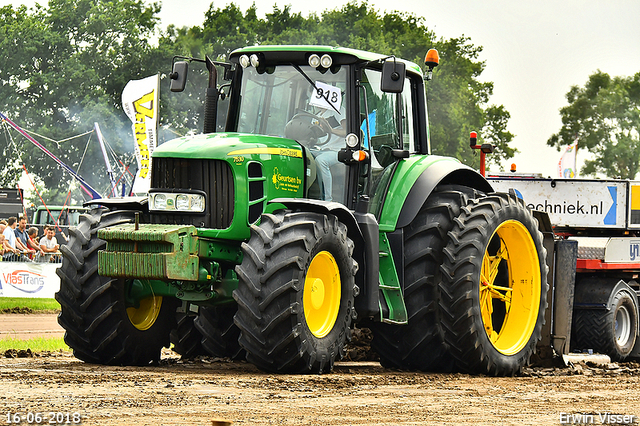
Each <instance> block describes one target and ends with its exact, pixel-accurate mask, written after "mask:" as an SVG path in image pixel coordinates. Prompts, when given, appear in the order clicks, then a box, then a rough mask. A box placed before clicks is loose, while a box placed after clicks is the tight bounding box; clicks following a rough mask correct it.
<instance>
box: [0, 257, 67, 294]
mask: <svg viewBox="0 0 640 426" xmlns="http://www.w3.org/2000/svg"><path fill="white" fill-rule="evenodd" d="M59 267H60V264H59V263H34V262H0V297H44V298H51V299H53V297H54V295H55V294H56V292H57V291H58V290H60V278H59V277H58V276H57V275H56V269H58V268H59Z"/></svg>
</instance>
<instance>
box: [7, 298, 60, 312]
mask: <svg viewBox="0 0 640 426" xmlns="http://www.w3.org/2000/svg"><path fill="white" fill-rule="evenodd" d="M59 310H60V304H59V303H58V301H57V300H56V299H45V298H37V297H34V298H30V297H0V312H3V313H11V312H17V313H20V312H25V313H26V312H41V311H44V312H55V311H59Z"/></svg>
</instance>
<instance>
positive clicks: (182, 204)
mask: <svg viewBox="0 0 640 426" xmlns="http://www.w3.org/2000/svg"><path fill="white" fill-rule="evenodd" d="M204 208H205V200H204V195H202V194H174V193H167V192H162V193H152V194H149V210H152V211H176V210H179V211H181V212H193V213H201V212H203V211H204Z"/></svg>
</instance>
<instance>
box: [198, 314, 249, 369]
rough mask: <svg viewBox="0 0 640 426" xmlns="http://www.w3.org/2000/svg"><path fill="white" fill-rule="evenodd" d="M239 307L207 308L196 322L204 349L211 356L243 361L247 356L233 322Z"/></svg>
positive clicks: (237, 329)
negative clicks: (239, 341)
mask: <svg viewBox="0 0 640 426" xmlns="http://www.w3.org/2000/svg"><path fill="white" fill-rule="evenodd" d="M237 310H238V308H237V306H236V305H235V304H234V305H231V306H230V305H224V306H206V307H201V308H200V313H199V314H198V317H197V318H196V320H195V321H194V325H195V326H196V328H197V330H198V332H199V334H200V335H201V336H202V342H201V345H202V348H204V350H205V351H206V352H207V353H208V354H209V355H211V356H214V357H217V358H231V359H234V360H242V359H244V358H245V356H246V354H245V351H244V349H242V347H241V346H240V344H239V343H238V337H239V336H240V329H239V328H238V326H237V325H235V323H234V322H233V316H234V315H235V313H236V311H237Z"/></svg>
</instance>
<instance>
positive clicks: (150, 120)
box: [122, 74, 160, 194]
mask: <svg viewBox="0 0 640 426" xmlns="http://www.w3.org/2000/svg"><path fill="white" fill-rule="evenodd" d="M159 95H160V74H156V75H152V76H150V77H147V78H143V79H142V80H131V81H129V82H128V83H127V85H126V86H125V87H124V90H123V91H122V108H123V109H124V112H125V113H126V114H127V116H128V117H129V119H130V120H131V122H132V123H133V124H132V125H131V128H132V129H133V135H134V138H135V145H134V146H135V154H136V159H137V161H138V172H137V174H136V178H135V182H134V184H133V189H132V192H133V193H135V194H144V193H147V192H149V187H150V186H151V154H153V150H154V149H155V147H156V145H157V144H158V112H159V109H158V97H159Z"/></svg>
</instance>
